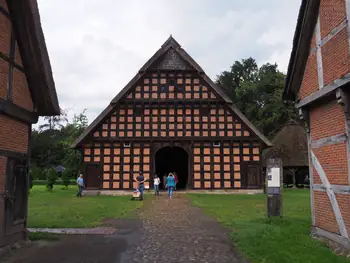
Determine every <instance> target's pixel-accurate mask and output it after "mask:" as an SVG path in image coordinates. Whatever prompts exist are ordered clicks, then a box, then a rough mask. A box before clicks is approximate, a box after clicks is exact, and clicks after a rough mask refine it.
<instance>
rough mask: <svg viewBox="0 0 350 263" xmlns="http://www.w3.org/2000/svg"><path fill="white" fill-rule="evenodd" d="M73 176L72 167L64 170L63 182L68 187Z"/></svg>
mask: <svg viewBox="0 0 350 263" xmlns="http://www.w3.org/2000/svg"><path fill="white" fill-rule="evenodd" d="M71 177H72V171H71V170H70V169H66V170H64V172H63V174H62V183H63V185H65V186H66V188H68V185H69V184H70V178H71Z"/></svg>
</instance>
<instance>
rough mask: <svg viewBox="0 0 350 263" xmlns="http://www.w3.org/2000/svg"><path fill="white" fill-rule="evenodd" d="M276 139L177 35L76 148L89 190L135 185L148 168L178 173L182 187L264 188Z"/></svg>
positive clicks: (149, 175)
mask: <svg viewBox="0 0 350 263" xmlns="http://www.w3.org/2000/svg"><path fill="white" fill-rule="evenodd" d="M270 145H271V143H270V142H269V141H268V140H267V139H266V138H265V137H264V136H263V135H262V134H261V133H260V132H259V131H258V130H257V129H256V128H255V127H254V126H253V125H252V124H251V123H250V122H249V121H248V120H247V119H246V118H245V117H244V116H243V114H242V113H241V112H240V111H239V110H238V109H237V108H236V106H235V105H234V104H233V103H232V101H231V100H230V98H229V97H228V96H227V95H226V94H225V93H224V92H223V91H222V89H221V88H220V87H219V86H218V85H216V84H214V83H213V81H212V80H211V79H210V78H209V77H208V76H207V75H206V74H205V73H204V71H203V69H202V68H201V67H200V66H199V65H198V64H197V63H196V62H195V61H194V60H193V59H192V58H191V57H190V56H189V55H188V54H187V53H186V52H185V51H184V50H183V49H182V48H181V47H180V45H179V44H178V43H177V42H176V41H175V39H174V38H173V37H171V36H170V38H169V39H168V40H166V42H165V43H164V44H163V45H162V46H161V48H160V49H159V50H158V51H157V52H156V53H155V54H154V55H153V56H152V57H151V58H150V59H149V60H148V61H147V63H146V64H145V65H144V66H143V67H142V68H141V69H140V70H139V72H138V73H137V75H136V76H135V77H134V78H133V79H132V80H131V81H130V82H129V83H128V84H127V85H126V86H125V88H124V89H122V90H121V92H120V93H119V94H118V95H117V96H116V97H115V98H114V99H113V100H112V101H111V103H110V104H109V105H108V106H107V108H106V109H105V110H104V111H103V112H102V113H101V114H100V115H99V116H98V117H97V118H96V119H95V120H94V121H93V122H92V123H91V125H90V126H89V127H88V128H87V129H86V131H85V132H84V133H83V134H82V135H81V136H80V137H79V138H78V139H77V141H76V142H75V143H74V145H73V147H75V148H78V149H81V151H82V153H83V156H84V159H83V163H84V169H83V173H84V174H85V178H86V184H87V188H88V189H100V190H102V189H105V190H120V189H127V190H128V189H132V188H133V187H136V185H135V182H134V181H133V178H134V177H135V175H137V174H138V173H139V172H140V171H142V172H143V173H144V175H145V177H146V178H147V179H151V178H152V177H153V176H154V174H156V173H157V174H158V175H159V176H160V177H161V178H162V177H163V175H164V174H166V173H169V172H176V173H177V174H178V177H179V184H178V188H187V189H242V188H243V189H247V188H252V189H262V187H263V178H262V173H261V151H262V149H263V148H265V147H268V146H270ZM150 181H151V180H150ZM146 185H147V186H148V185H149V183H148V182H147V183H146Z"/></svg>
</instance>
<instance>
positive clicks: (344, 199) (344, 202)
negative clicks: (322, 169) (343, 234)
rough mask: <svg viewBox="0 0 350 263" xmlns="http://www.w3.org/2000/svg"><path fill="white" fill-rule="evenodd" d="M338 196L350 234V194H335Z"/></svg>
mask: <svg viewBox="0 0 350 263" xmlns="http://www.w3.org/2000/svg"><path fill="white" fill-rule="evenodd" d="M335 196H336V198H337V202H338V205H339V208H340V211H341V215H342V217H343V221H344V224H345V227H346V229H347V230H348V233H349V234H350V209H349V207H350V196H349V195H344V194H335Z"/></svg>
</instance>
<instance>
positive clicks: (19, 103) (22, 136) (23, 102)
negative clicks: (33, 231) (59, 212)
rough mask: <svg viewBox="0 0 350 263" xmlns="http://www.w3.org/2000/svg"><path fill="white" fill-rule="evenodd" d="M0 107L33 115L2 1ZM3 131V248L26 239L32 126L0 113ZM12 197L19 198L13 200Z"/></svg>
mask: <svg viewBox="0 0 350 263" xmlns="http://www.w3.org/2000/svg"><path fill="white" fill-rule="evenodd" d="M1 104H3V105H5V106H9V105H10V107H11V109H13V111H16V112H17V113H18V115H26V114H32V112H33V111H34V106H33V101H32V97H31V93H30V90H29V87H28V83H27V78H26V74H25V70H24V68H23V64H22V59H21V54H20V51H19V48H18V44H17V41H16V36H15V34H14V30H13V29H12V24H11V17H10V14H9V13H8V8H7V5H6V1H5V0H0V105H1ZM24 119H25V118H24ZM0 127H1V128H0V246H2V245H4V244H7V243H11V242H12V241H14V240H18V239H20V238H23V236H24V231H23V230H24V227H25V224H26V211H27V210H26V207H27V188H26V182H27V171H28V167H27V165H28V158H29V154H28V151H29V137H30V131H31V123H30V122H29V121H23V120H22V121H20V120H19V119H18V118H16V119H15V118H13V117H10V116H9V115H5V114H2V113H0ZM19 171H20V172H19ZM5 192H6V193H8V195H9V196H10V197H9V198H7V199H4V194H3V193H5ZM11 196H15V197H16V198H14V199H13V198H11ZM14 222H15V223H14Z"/></svg>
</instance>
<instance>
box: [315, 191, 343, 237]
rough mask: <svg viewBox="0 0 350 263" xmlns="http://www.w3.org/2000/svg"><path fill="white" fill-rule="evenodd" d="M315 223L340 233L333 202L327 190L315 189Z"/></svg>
mask: <svg viewBox="0 0 350 263" xmlns="http://www.w3.org/2000/svg"><path fill="white" fill-rule="evenodd" d="M314 205H315V221H316V222H315V225H316V227H319V228H322V229H324V230H327V231H329V232H333V233H337V234H339V227H338V223H337V221H336V219H335V216H334V213H333V209H332V206H331V203H330V201H329V198H328V195H327V193H326V192H320V191H314Z"/></svg>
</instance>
